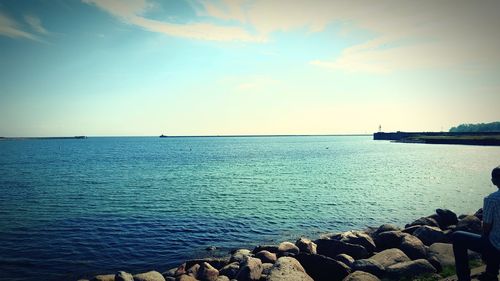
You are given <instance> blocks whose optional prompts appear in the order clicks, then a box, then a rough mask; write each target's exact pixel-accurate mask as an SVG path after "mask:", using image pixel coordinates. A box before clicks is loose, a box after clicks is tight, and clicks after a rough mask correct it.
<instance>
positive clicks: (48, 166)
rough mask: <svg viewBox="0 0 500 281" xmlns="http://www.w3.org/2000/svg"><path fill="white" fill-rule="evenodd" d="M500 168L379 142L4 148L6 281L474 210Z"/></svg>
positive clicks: (492, 161) (456, 152)
mask: <svg viewBox="0 0 500 281" xmlns="http://www.w3.org/2000/svg"><path fill="white" fill-rule="evenodd" d="M499 164H500V148H498V147H476V146H452V145H420V144H395V143H390V142H385V141H373V140H371V137H237V138H236V137H223V138H210V137H203V138H200V137H198V138H163V139H160V138H157V137H150V138H88V139H84V140H23V141H1V142H0V280H76V279H77V278H79V277H89V276H91V275H93V274H96V273H113V272H115V271H117V270H127V271H131V272H133V273H137V272H141V271H146V270H150V269H156V270H160V271H162V270H166V269H168V268H171V267H173V266H177V265H178V264H179V263H180V262H182V261H183V260H186V259H188V258H193V257H202V256H208V255H211V254H215V255H223V254H226V253H227V251H229V250H231V249H234V248H239V247H252V246H255V245H257V244H259V243H276V242H280V241H283V240H292V241H293V240H294V239H296V238H297V237H298V236H300V235H308V236H310V237H311V238H316V237H317V236H318V235H319V234H320V233H323V232H328V231H344V230H349V229H362V228H364V227H365V226H378V225H380V224H382V223H395V224H399V225H402V224H405V223H407V222H410V221H411V220H412V219H416V218H418V217H420V216H424V215H430V214H432V213H433V212H434V209H436V208H440V207H445V208H449V209H452V210H454V211H455V212H457V213H470V212H474V211H476V210H477V209H478V208H480V207H481V204H482V198H483V197H484V196H485V195H487V194H488V193H490V192H493V191H494V190H495V189H494V187H493V185H492V184H491V183H490V171H491V169H492V168H493V167H495V166H497V165H499ZM212 245H213V246H217V247H218V249H219V250H218V251H216V252H211V253H207V252H206V251H205V248H206V247H207V246H212Z"/></svg>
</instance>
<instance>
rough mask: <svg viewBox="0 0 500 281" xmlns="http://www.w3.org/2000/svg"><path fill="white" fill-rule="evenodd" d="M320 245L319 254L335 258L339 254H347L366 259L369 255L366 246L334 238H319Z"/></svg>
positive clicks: (317, 242)
mask: <svg viewBox="0 0 500 281" xmlns="http://www.w3.org/2000/svg"><path fill="white" fill-rule="evenodd" d="M315 242H316V244H317V245H318V254H319V255H323V256H327V257H330V258H334V257H335V256H337V255H339V254H347V255H349V256H351V257H353V258H354V259H364V258H366V257H368V255H369V254H368V251H367V250H366V249H365V247H363V246H361V245H356V244H350V243H346V242H342V241H339V240H334V239H318V240H316V241H315Z"/></svg>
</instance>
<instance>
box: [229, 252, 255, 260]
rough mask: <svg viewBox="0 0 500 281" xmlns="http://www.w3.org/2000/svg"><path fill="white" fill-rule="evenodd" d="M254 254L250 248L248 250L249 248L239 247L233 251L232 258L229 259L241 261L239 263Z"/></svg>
mask: <svg viewBox="0 0 500 281" xmlns="http://www.w3.org/2000/svg"><path fill="white" fill-rule="evenodd" d="M251 256H252V252H250V250H247V249H239V250H236V251H234V252H233V253H232V255H231V258H230V259H229V262H230V263H231V262H235V261H237V262H239V263H242V262H244V261H245V260H246V258H247V257H251Z"/></svg>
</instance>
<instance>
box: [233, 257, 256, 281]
mask: <svg viewBox="0 0 500 281" xmlns="http://www.w3.org/2000/svg"><path fill="white" fill-rule="evenodd" d="M261 274H262V262H261V261H260V260H259V259H257V258H252V257H248V258H247V259H246V260H245V261H244V262H243V263H242V264H241V267H240V271H238V274H237V275H236V279H238V281H254V280H259V279H260V276H261Z"/></svg>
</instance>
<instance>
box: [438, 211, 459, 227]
mask: <svg viewBox="0 0 500 281" xmlns="http://www.w3.org/2000/svg"><path fill="white" fill-rule="evenodd" d="M436 214H437V215H438V217H439V218H438V222H439V225H440V226H441V227H442V228H446V227H448V226H450V225H454V224H457V222H458V218H457V214H455V213H454V212H452V211H450V210H448V209H437V210H436Z"/></svg>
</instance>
